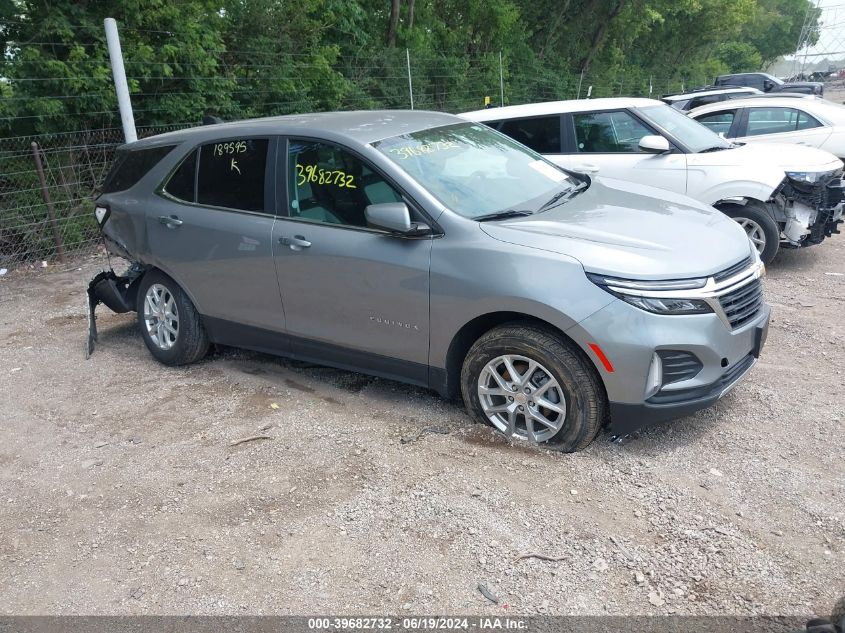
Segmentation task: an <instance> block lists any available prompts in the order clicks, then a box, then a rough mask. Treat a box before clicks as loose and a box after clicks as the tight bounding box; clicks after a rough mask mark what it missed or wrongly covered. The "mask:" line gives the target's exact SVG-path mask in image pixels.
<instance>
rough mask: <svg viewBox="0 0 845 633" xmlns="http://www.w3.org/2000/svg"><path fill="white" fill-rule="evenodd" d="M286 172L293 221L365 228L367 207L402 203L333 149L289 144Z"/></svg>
mask: <svg viewBox="0 0 845 633" xmlns="http://www.w3.org/2000/svg"><path fill="white" fill-rule="evenodd" d="M288 168H289V171H290V174H289V178H290V187H289V188H288V190H289V192H290V200H289V210H290V217H292V218H299V219H301V220H308V221H311V222H320V223H322V224H337V225H340V226H354V227H366V226H367V221H366V218H365V217H364V209H365V208H366V207H367V206H368V205H371V204H379V203H383V202H401V201H402V196H400V195H399V193H398V192H397V191H396V190H395V189H394V188H393V187H391V186H390V185H389V184H388V183H387V182H385V180H384V179H383V178H382V177H381V176H380V175H379V174H377V173H376V172H375V171H373V170H372V169H371V168H370V167H368V166H367V164H366V163H364V162H363V161H362V160H360V159H359V158H357V157H355V156H353V155H352V154H350V153H349V152H347V151H346V150H343V149H341V148H340V147H337V146H336V145H331V144H329V143H318V142H314V141H299V140H291V141H290V143H289V145H288Z"/></svg>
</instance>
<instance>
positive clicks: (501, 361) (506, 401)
mask: <svg viewBox="0 0 845 633" xmlns="http://www.w3.org/2000/svg"><path fill="white" fill-rule="evenodd" d="M588 363H589V361H588V360H587V359H585V358H583V356H582V355H581V354H579V353H578V352H577V351H576V350H575V349H573V347H572V345H571V344H570V343H569V342H568V341H566V340H565V339H564V338H563V337H561V336H559V335H557V334H555V333H554V332H552V331H550V330H548V329H545V328H541V327H536V326H533V325H523V324H518V323H517V324H509V325H503V326H499V327H496V328H494V329H492V330H490V331H489V332H487V333H486V334H484V335H483V336H482V337H481V338H479V339H478V340H477V341H476V342H475V344H474V345H473V346H472V347H471V348H470V350H469V352H468V353H467V356H466V359H465V360H464V364H463V369H462V371H461V392H462V395H463V399H464V404H465V405H466V408H467V410H468V411H469V412H470V414H471V415H472V416H473V417H474V418H476V419H477V420H479V421H482V422H486V423H488V424H492V425H493V426H494V427H495V428H496V429H497V430H499V431H500V432H502V433H503V434H504V435H506V436H508V437H511V438H514V439H518V440H526V441H529V442H533V443H545V444H549V445H553V446H554V448H556V449H558V450H562V451H565V452H574V451H579V450H581V449H583V448H585V447H586V446H588V445H589V444H590V442H592V441H593V439H594V438H595V437H596V435H597V434H598V432H599V429H600V428H601V424H602V422H603V421H604V417H605V397H604V390H603V389H602V387H601V384H600V383H599V379H598V377H597V376H596V374H595V371H594V370H593V368H592V367H590V366H589V364H588Z"/></svg>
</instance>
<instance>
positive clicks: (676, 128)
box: [639, 105, 733, 154]
mask: <svg viewBox="0 0 845 633" xmlns="http://www.w3.org/2000/svg"><path fill="white" fill-rule="evenodd" d="M639 112H640V113H641V114H642V115H643V116H644V117H645V118H646V119H648V120H649V121H651V122H652V123H654V124H655V125H656V126H658V127H661V128H663V129H664V130H666V131H667V132H668V133H669V134H671V135H672V136H674V137H675V138H677V139H678V140H679V141H680V142H681V143H683V144H684V145H685V146H686V147H687V148H688V149H689V151H691V152H692V153H694V154H697V153H698V152H700V151H703V150H705V149H709V150H712V149H714V148H718V149H730V148H731V147H733V145H731V144H730V143H729V142H728V141H726V140H725V139H723V138H722V137H721V136H719V135H718V134H715V133H713V132H711V131H710V130H708V129H707V128H706V127H704V126H703V125H702V124H701V123H699V122H698V121H696V120H694V119H691V118H689V117H688V116H686V115H685V114H681V113H680V112H678V111H677V110H675V109H673V108H670V107H669V106H666V105H654V106H647V107H645V108H639Z"/></svg>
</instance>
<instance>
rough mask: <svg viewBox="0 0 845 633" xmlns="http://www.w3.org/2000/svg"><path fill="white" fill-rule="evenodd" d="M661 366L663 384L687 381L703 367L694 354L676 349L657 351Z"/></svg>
mask: <svg viewBox="0 0 845 633" xmlns="http://www.w3.org/2000/svg"><path fill="white" fill-rule="evenodd" d="M657 355H658V356H660V361H661V363H662V365H663V384H664V385H670V384H672V383H673V382H680V381H682V380H689V379H690V378H695V377H696V376H697V375H698V372H700V371H701V370H702V369H703V368H704V365H703V364H702V363H701V361H700V360H698V357H697V356H696V355H695V354H691V353H690V352H682V351H680V350H676V349H661V350H658V351H657Z"/></svg>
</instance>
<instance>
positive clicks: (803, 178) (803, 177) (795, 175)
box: [786, 171, 823, 185]
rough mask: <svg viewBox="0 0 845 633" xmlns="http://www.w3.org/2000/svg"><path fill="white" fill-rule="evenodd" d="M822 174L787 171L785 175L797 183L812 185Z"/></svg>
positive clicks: (817, 172)
mask: <svg viewBox="0 0 845 633" xmlns="http://www.w3.org/2000/svg"><path fill="white" fill-rule="evenodd" d="M822 173H823V172H820V171H788V172H786V175H787V177H788V178H790V179H791V180H795V181H797V182H806V183H807V184H810V185H812V184H814V183H815V182H816V181H818V179H819V178H821V176H822Z"/></svg>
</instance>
